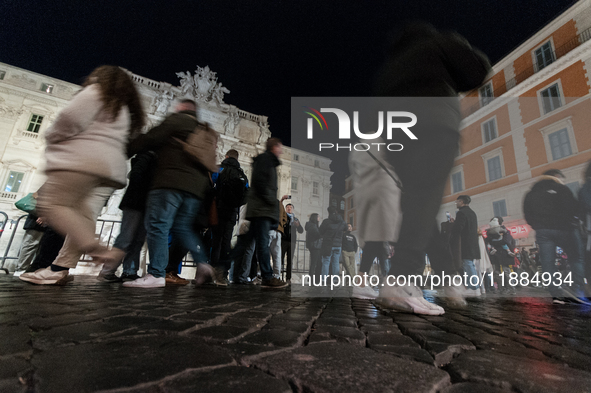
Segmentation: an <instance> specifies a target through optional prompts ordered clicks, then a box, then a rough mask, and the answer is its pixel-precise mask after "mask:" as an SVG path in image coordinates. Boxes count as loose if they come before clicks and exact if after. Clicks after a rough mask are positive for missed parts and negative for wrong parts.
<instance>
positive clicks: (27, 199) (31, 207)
mask: <svg viewBox="0 0 591 393" xmlns="http://www.w3.org/2000/svg"><path fill="white" fill-rule="evenodd" d="M14 206H16V208H17V209H19V210H22V211H24V212H27V213H33V214H34V215H36V214H35V213H36V209H37V199H35V197H34V196H33V193H32V192H30V193H28V194H27V195H25V196H24V197H23V198H21V199H19V200H18V201H16V202H15V203H14Z"/></svg>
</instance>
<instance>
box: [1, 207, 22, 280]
mask: <svg viewBox="0 0 591 393" xmlns="http://www.w3.org/2000/svg"><path fill="white" fill-rule="evenodd" d="M0 214H1V215H3V216H4V222H2V229H1V230H0V236H2V235H3V234H4V229H5V228H6V223H7V222H8V215H7V214H6V213H4V212H0ZM27 216H28V214H25V215H22V216H20V217H19V218H18V219H17V220H16V222H15V223H14V228H13V227H11V229H12V232H11V233H10V239H9V240H8V244H7V245H6V249H5V250H4V255H3V256H2V265H1V266H0V270H4V273H6V274H8V269H7V268H5V267H4V265H5V264H6V260H7V259H18V258H19V256H20V250H19V252H18V253H17V254H16V256H15V257H9V256H8V253H9V252H10V247H11V246H12V241H13V240H14V235H15V234H16V230H17V229H18V224H19V222H20V221H21V220H22V219H23V218H27ZM12 224H13V222H12V221H11V225H12Z"/></svg>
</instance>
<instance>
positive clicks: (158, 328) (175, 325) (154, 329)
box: [127, 319, 197, 334]
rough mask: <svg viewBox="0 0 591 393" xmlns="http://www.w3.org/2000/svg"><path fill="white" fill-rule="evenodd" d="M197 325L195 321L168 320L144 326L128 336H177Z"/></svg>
mask: <svg viewBox="0 0 591 393" xmlns="http://www.w3.org/2000/svg"><path fill="white" fill-rule="evenodd" d="M195 326H197V324H196V323H195V322H193V321H177V320H171V319H166V320H162V321H156V322H152V323H148V324H145V325H142V326H141V327H140V328H138V329H135V330H133V331H131V332H129V333H127V334H138V333H140V334H141V333H158V334H176V333H179V332H183V331H185V330H188V329H192V328H194V327H195Z"/></svg>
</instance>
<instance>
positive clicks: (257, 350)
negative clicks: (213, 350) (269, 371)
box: [219, 343, 287, 360]
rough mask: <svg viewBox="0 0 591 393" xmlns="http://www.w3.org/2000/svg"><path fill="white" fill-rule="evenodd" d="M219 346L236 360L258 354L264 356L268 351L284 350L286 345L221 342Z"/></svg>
mask: <svg viewBox="0 0 591 393" xmlns="http://www.w3.org/2000/svg"><path fill="white" fill-rule="evenodd" d="M219 348H222V349H224V350H226V351H227V352H228V353H229V354H230V356H232V357H233V358H234V359H236V360H240V359H242V358H244V357H249V358H252V357H257V356H259V355H261V356H264V355H265V354H269V353H277V352H280V351H285V350H286V349H287V347H270V346H268V345H256V344H244V343H236V344H223V343H222V344H221V345H220V346H219Z"/></svg>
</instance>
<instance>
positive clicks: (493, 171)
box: [486, 156, 503, 181]
mask: <svg viewBox="0 0 591 393" xmlns="http://www.w3.org/2000/svg"><path fill="white" fill-rule="evenodd" d="M486 166H487V167H488V181H495V180H498V179H500V178H501V177H503V171H502V168H501V157H499V156H496V157H493V158H489V159H488V160H486Z"/></svg>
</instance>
